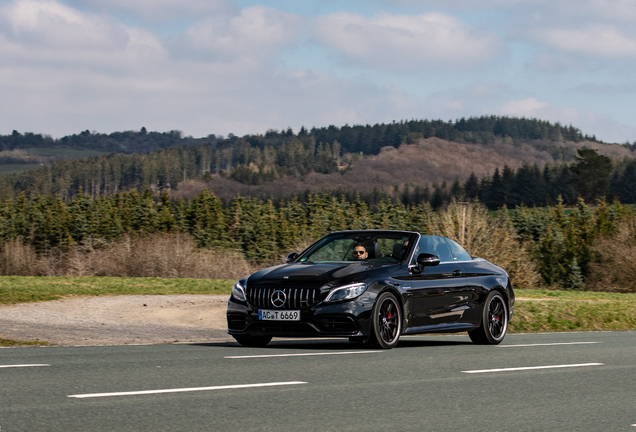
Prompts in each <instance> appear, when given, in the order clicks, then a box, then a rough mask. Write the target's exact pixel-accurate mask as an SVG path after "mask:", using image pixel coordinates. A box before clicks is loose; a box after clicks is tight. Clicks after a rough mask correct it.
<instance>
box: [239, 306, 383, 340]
mask: <svg viewBox="0 0 636 432" xmlns="http://www.w3.org/2000/svg"><path fill="white" fill-rule="evenodd" d="M372 308H373V302H370V301H369V302H364V300H359V299H354V300H352V301H348V302H342V303H335V304H324V303H318V304H317V305H315V306H313V307H311V308H304V309H300V321H261V320H259V319H258V309H257V308H255V307H253V306H251V305H250V304H248V303H246V302H239V301H237V300H235V299H234V298H230V300H229V302H228V308H227V326H228V333H229V334H230V335H254V336H273V337H354V336H356V337H357V336H367V335H369V329H370V318H371V310H372Z"/></svg>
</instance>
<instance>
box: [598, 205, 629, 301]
mask: <svg viewBox="0 0 636 432" xmlns="http://www.w3.org/2000/svg"><path fill="white" fill-rule="evenodd" d="M594 252H595V253H596V262H592V263H590V270H591V272H590V276H589V279H588V282H589V285H590V288H591V289H592V290H593V291H610V292H619V293H636V218H634V217H632V218H631V219H628V220H624V221H622V222H621V223H620V224H619V226H618V228H617V230H616V232H615V233H614V234H613V235H612V236H607V237H602V238H600V239H598V240H597V241H596V244H595V245H594Z"/></svg>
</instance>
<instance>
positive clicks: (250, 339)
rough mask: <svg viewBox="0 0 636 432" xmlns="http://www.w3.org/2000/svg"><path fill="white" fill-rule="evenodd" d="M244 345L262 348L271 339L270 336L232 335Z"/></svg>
mask: <svg viewBox="0 0 636 432" xmlns="http://www.w3.org/2000/svg"><path fill="white" fill-rule="evenodd" d="M232 337H233V338H234V339H236V341H237V342H238V343H239V344H240V345H242V346H244V347H254V348H262V347H264V346H267V344H268V343H269V341H271V340H272V337H271V336H250V335H232Z"/></svg>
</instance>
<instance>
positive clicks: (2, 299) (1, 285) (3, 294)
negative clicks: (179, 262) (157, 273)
mask: <svg viewBox="0 0 636 432" xmlns="http://www.w3.org/2000/svg"><path fill="white" fill-rule="evenodd" d="M234 282H235V281H233V280H224V279H216V280H214V279H161V278H115V277H36V276H2V277H0V304H15V303H27V302H36V301H46V300H56V299H59V298H62V297H69V296H97V295H133V294H136V295H168V294H229V293H230V291H231V290H232V284H233V283H234Z"/></svg>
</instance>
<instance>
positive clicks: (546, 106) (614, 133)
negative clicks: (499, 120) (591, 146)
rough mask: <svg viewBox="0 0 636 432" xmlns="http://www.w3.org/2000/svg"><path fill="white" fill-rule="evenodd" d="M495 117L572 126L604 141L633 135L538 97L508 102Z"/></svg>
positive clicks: (610, 122)
mask: <svg viewBox="0 0 636 432" xmlns="http://www.w3.org/2000/svg"><path fill="white" fill-rule="evenodd" d="M497 114H499V115H506V116H515V117H526V118H540V119H542V120H549V121H551V122H553V123H556V122H559V123H561V124H562V125H569V124H571V125H573V126H575V127H578V128H579V129H581V131H582V132H583V134H588V135H596V136H597V137H598V138H599V139H601V140H603V141H605V142H610V143H613V142H616V143H622V142H625V139H626V137H633V136H636V127H633V126H630V125H627V124H625V123H622V122H620V121H617V120H615V119H612V118H610V117H608V116H606V115H600V114H598V113H596V112H594V111H593V110H586V111H583V110H580V109H579V108H575V107H571V106H555V105H552V104H550V103H548V102H544V101H540V100H538V99H537V98H534V97H532V98H528V99H523V100H511V101H508V102H506V103H505V104H503V105H502V106H501V107H499V109H498V112H497Z"/></svg>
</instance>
